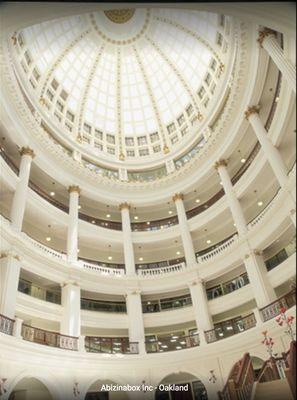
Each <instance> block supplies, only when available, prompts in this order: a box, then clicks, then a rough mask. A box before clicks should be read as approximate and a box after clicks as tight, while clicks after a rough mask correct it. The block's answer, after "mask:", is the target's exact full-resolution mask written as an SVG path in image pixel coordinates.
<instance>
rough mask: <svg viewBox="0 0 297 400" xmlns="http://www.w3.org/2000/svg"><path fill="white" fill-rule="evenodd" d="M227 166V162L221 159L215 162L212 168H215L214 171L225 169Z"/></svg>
mask: <svg viewBox="0 0 297 400" xmlns="http://www.w3.org/2000/svg"><path fill="white" fill-rule="evenodd" d="M227 165H228V162H227V160H224V159H222V160H218V161H216V162H215V164H214V167H215V169H218V168H219V167H227Z"/></svg>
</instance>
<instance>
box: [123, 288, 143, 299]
mask: <svg viewBox="0 0 297 400" xmlns="http://www.w3.org/2000/svg"><path fill="white" fill-rule="evenodd" d="M138 294H141V290H140V289H127V292H126V294H125V297H126V298H127V296H129V295H138Z"/></svg>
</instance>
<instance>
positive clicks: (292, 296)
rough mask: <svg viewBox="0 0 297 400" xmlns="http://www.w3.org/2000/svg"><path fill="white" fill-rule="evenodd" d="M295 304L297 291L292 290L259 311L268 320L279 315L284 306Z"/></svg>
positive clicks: (288, 306) (289, 306) (264, 319)
mask: <svg viewBox="0 0 297 400" xmlns="http://www.w3.org/2000/svg"><path fill="white" fill-rule="evenodd" d="M294 305H296V292H295V290H291V291H290V292H288V293H286V294H285V295H283V296H281V297H279V298H278V299H277V300H275V301H273V302H272V303H270V304H268V305H267V306H265V307H262V308H260V310H259V311H260V313H261V314H262V318H263V321H264V322H266V321H268V320H270V319H272V318H274V317H276V316H277V315H279V314H280V310H281V308H282V307H284V308H291V307H293V306H294Z"/></svg>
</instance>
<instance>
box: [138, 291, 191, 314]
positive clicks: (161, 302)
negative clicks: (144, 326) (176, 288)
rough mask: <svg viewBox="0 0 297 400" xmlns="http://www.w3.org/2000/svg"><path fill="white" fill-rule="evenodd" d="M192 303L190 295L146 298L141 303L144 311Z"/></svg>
mask: <svg viewBox="0 0 297 400" xmlns="http://www.w3.org/2000/svg"><path fill="white" fill-rule="evenodd" d="M191 305H192V299H191V296H190V295H187V296H179V297H173V298H167V299H158V300H148V301H145V302H143V303H142V311H143V312H144V313H152V312H160V311H168V310H173V309H176V308H182V307H188V306H191Z"/></svg>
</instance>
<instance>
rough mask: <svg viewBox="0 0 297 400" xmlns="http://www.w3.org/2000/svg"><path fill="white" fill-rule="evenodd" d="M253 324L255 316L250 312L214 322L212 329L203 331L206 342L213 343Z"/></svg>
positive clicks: (254, 323) (249, 327) (251, 326)
mask: <svg viewBox="0 0 297 400" xmlns="http://www.w3.org/2000/svg"><path fill="white" fill-rule="evenodd" d="M255 326H256V318H255V315H254V313H251V314H249V315H246V316H244V317H238V318H233V319H229V320H226V321H222V322H219V323H217V324H214V329H211V330H209V331H205V332H204V333H205V338H206V341H207V343H213V342H216V341H218V340H221V339H225V338H226V337H230V336H233V335H236V334H238V333H240V332H243V331H246V330H248V329H251V328H254V327H255Z"/></svg>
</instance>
